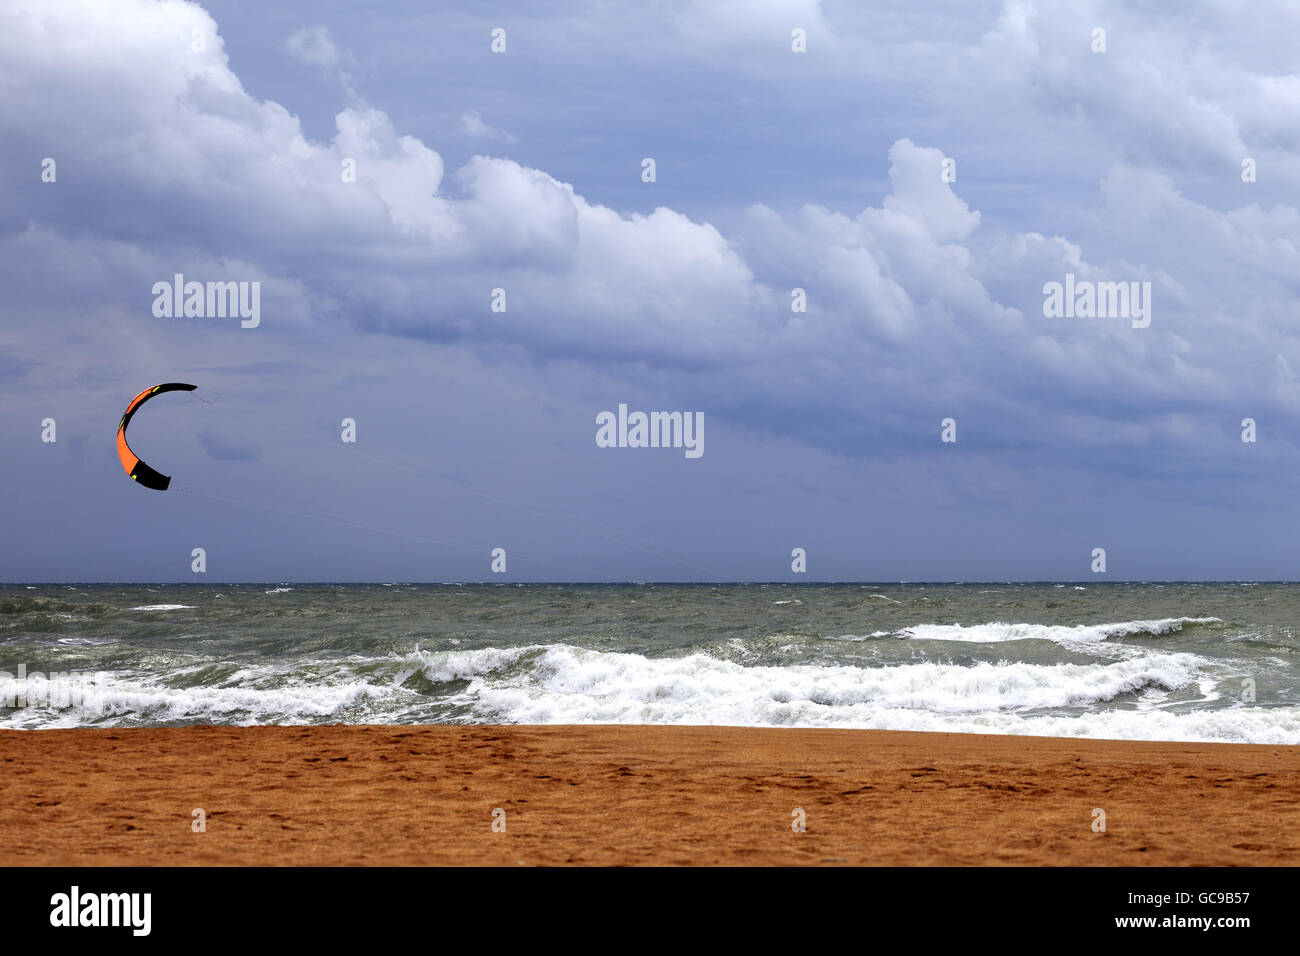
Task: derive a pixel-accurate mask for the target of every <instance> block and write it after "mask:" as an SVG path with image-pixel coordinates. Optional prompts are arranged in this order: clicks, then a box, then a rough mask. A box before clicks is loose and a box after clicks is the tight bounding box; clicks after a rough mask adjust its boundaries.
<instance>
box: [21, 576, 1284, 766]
mask: <svg viewBox="0 0 1300 956" xmlns="http://www.w3.org/2000/svg"><path fill="white" fill-rule="evenodd" d="M1298 629H1300V585H1295V584H1167V585H1159V584H1100V585H1099V584H1087V585H1053V584H1040V585H1015V584H977V585H881V584H871V585H784V584H772V585H757V584H755V585H716V586H714V585H515V586H512V585H496V586H487V585H484V586H469V585H467V586H458V585H442V586H431V585H310V586H306V585H278V586H277V585H270V584H268V585H256V586H254V585H225V586H219V587H196V586H174V585H173V586H163V585H157V586H150V587H144V586H132V587H123V586H114V585H104V586H62V585H57V586H41V587H35V588H32V587H27V586H14V585H10V586H6V587H0V671H2V672H3V673H0V726H5V727H11V728H43V727H72V726H141V725H175V724H190V723H225V724H263V723H266V724H272V723H275V724H278V723H427V722H443V723H460V722H506V723H592V722H596V723H680V724H738V725H751V726H804V727H874V728H889V729H905V730H948V731H971V732H985V733H1011V734H1045V735H1053V736H1087V737H1108V738H1124V739H1161V740H1207V741H1249V742H1256V743H1279V744H1281V743H1285V744H1296V743H1300V637H1298V636H1297V633H1298ZM59 675H63V676H59ZM67 675H71V676H67ZM1252 682H1253V685H1252ZM1252 692H1253V697H1254V699H1253V700H1251V699H1250V698H1251V696H1252Z"/></svg>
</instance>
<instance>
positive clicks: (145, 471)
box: [117, 382, 198, 491]
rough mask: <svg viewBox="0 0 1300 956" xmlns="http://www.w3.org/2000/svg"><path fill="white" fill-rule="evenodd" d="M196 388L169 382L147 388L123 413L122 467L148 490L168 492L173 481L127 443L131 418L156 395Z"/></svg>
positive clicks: (120, 432)
mask: <svg viewBox="0 0 1300 956" xmlns="http://www.w3.org/2000/svg"><path fill="white" fill-rule="evenodd" d="M196 388H198V386H197V385H186V384H185V383H184V382H168V383H167V384H165V385H155V386H154V387H153V388H146V389H145V390H144V391H143V392H141V393H140V394H139V395H137V396H136V397H135V398H133V399H131V404H130V405H128V406H126V411H125V412H123V413H122V421H121V422H120V423H119V424H118V426H117V456H118V457H119V458H121V459H122V467H123V468H125V469H126V473H127V474H128V475H130V476H131V477H132V478H133V479H134V480H136V481H138V482H139V483H140V484H142V485H144V486H145V487H146V488H152V489H154V490H155V491H166V490H167V486H168V485H170V484H171V483H172V480H171V477H170V476H168V475H164V474H160V473H159V472H156V471H154V470H153V469H152V468H150V467H149V466H148V465H146V464H145V463H144V462H142V461H141V460H140V458H139V457H138V456H137V455H136V453H135V452H133V451H132V450H131V446H130V445H128V444H127V443H126V426H127V425H129V424H131V416H132V415H134V414H135V413H136V412H137V411H139V410H140V406H141V405H143V404H144V403H145V402H147V401H149V399H151V398H153V397H154V396H155V395H161V394H162V393H163V392H176V391H183V392H192V391H194V390H195V389H196Z"/></svg>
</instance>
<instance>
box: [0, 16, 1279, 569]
mask: <svg viewBox="0 0 1300 956" xmlns="http://www.w3.org/2000/svg"><path fill="white" fill-rule="evenodd" d="M381 6H382V10H376V9H373V8H363V7H359V6H357V5H355V4H349V3H342V2H313V3H283V4H263V3H253V2H247V0H210V2H207V3H205V4H202V5H200V4H198V3H185V2H176V0H166V2H155V0H114V2H101V0H4V2H3V3H0V177H3V182H4V188H3V189H0V281H2V282H3V289H4V293H3V300H2V304H0V396H3V402H4V411H5V414H4V415H3V416H2V417H0V440H3V442H4V448H5V450H6V467H5V468H4V469H3V473H2V474H0V490H3V493H4V496H5V506H4V508H3V512H2V514H3V534H4V549H3V552H2V553H0V580H6V581H64V580H67V581H100V580H105V581H113V580H122V581H214V582H215V581H287V580H299V581H309V580H343V581H359V580H378V581H392V580H419V581H473V580H493V581H527V580H590V581H604V580H702V581H725V580H804V579H807V580H868V581H895V580H1008V579H1018V580H1046V579H1056V580H1078V579H1097V578H1099V577H1101V576H1100V575H1095V574H1093V573H1092V571H1091V565H1092V562H1093V557H1092V552H1093V549H1094V548H1104V549H1105V550H1106V562H1107V571H1106V574H1105V577H1106V578H1107V579H1135V580H1142V579H1246V580H1260V579H1296V578H1300V533H1298V529H1300V524H1298V520H1300V505H1298V504H1297V496H1296V494H1295V490H1296V487H1297V483H1298V482H1297V475H1300V444H1298V441H1297V439H1298V438H1300V335H1298V334H1297V332H1298V330H1300V304H1298V297H1297V293H1300V213H1298V212H1297V205H1298V204H1300V199H1298V198H1297V197H1300V48H1297V47H1296V45H1295V42H1294V37H1295V36H1297V35H1300V7H1297V6H1296V5H1295V4H1293V3H1288V2H1284V0H1277V2H1252V3H1245V2H1237V0H1218V2H1203V3H1198V4H1187V5H1183V4H1179V5H1178V8H1177V12H1174V11H1173V10H1172V9H1171V8H1170V6H1169V5H1168V4H1164V3H1154V2H1151V3H1144V2H1128V3H1105V2H1089V0H1082V2H1071V3H1032V2H991V0H990V2H972V3H968V4H962V5H959V8H957V7H954V6H953V5H951V4H941V3H918V2H916V0H896V2H895V0H890V2H873V3H871V4H857V3H848V2H844V3H833V2H825V3H817V2H811V0H790V2H780V0H766V2H763V0H756V2H750V3H740V2H686V0H677V2H667V3H662V4H634V3H616V2H614V3H611V2H603V3H595V2H592V3H571V4H563V3H557V4H547V5H545V6H546V11H545V12H544V13H543V12H539V11H538V10H537V9H536V5H535V4H524V3H519V4H493V5H484V4H463V5H459V6H458V5H455V4H438V5H430V4H428V3H424V2H415V0H411V2H406V0H400V2H398V0H387V2H385V3H383V4H382V5H381ZM434 6H436V7H437V8H438V9H436V10H435V9H432V8H433V7H434ZM957 9H960V12H954V11H955V10H957ZM497 29H500V30H503V31H504V34H503V39H504V47H505V48H504V51H502V52H494V50H493V42H494V41H493V35H494V34H493V31H494V30H497ZM1099 30H1100V31H1104V35H1102V34H1099V33H1098V32H1097V31H1099ZM795 31H802V33H801V34H799V36H802V37H803V38H804V45H806V51H804V52H798V51H796V50H795V49H793V48H792V47H795V46H799V45H800V43H799V41H798V38H797V37H796V35H795ZM498 36H499V37H500V36H502V35H501V34H498ZM1103 44H1104V51H1101V50H1099V49H1098V47H1099V46H1102V45H1103ZM497 45H498V46H500V40H499V41H498V43H497ZM646 159H652V160H653V161H654V181H652V182H647V181H645V175H644V160H646ZM50 160H52V161H53V162H52V163H51V162H49V161H50ZM945 160H951V162H950V163H948V164H947V165H945ZM349 168H353V169H355V177H354V178H355V181H348V179H349V177H348V175H347V170H348V169H349ZM945 171H946V172H947V174H945ZM954 172H955V179H954V177H953V175H952V174H953V173H954ZM51 180H52V181H51ZM1249 180H1253V181H1249ZM177 273H180V274H183V275H184V276H185V279H186V280H187V281H200V282H208V281H238V282H258V283H260V290H261V292H260V294H261V300H260V324H259V325H258V326H257V327H256V328H243V327H241V323H240V321H239V320H238V319H237V318H236V319H231V318H221V317H197V316H190V317H179V318H167V317H159V316H157V315H155V308H154V303H155V295H154V292H153V287H154V284H155V283H158V282H169V281H171V279H172V277H173V276H174V275H175V274H177ZM1067 274H1071V275H1073V276H1074V277H1075V278H1076V280H1078V281H1081V282H1124V283H1139V284H1141V283H1149V284H1150V285H1149V289H1150V300H1149V301H1150V306H1151V311H1150V319H1151V321H1150V325H1149V326H1148V327H1146V328H1135V327H1134V323H1133V322H1131V321H1130V320H1129V319H1128V318H1124V317H1120V316H1114V315H1100V316H1075V317H1071V318H1066V317H1059V316H1052V317H1049V316H1045V315H1044V298H1045V297H1044V286H1045V284H1047V283H1050V282H1054V281H1055V282H1064V281H1065V276H1066V275H1067ZM1139 287H1141V286H1139ZM494 289H502V290H504V294H505V303H506V308H505V311H494V310H493V290H494ZM795 289H802V290H804V293H803V295H804V297H805V298H806V310H804V311H795V309H794V308H793V305H794V303H795V299H794V297H793V290H795ZM166 381H183V382H192V383H194V384H197V385H199V386H200V389H199V391H198V392H196V393H194V395H193V396H189V395H184V394H183V393H182V394H181V395H180V396H179V397H178V396H175V395H170V396H164V397H161V398H159V399H157V400H155V401H154V402H152V403H150V404H149V405H148V406H146V407H145V409H144V410H143V411H142V412H141V413H140V414H139V415H138V416H137V417H136V418H135V420H134V422H133V423H132V426H131V440H132V445H133V446H134V448H135V450H136V451H137V452H138V453H139V454H140V455H141V457H142V458H144V460H146V461H148V462H149V463H150V464H151V465H153V466H154V467H156V468H158V469H159V470H160V471H162V472H164V473H166V474H170V475H173V476H174V480H175V484H174V485H173V488H172V489H171V490H169V491H167V492H162V493H158V492H152V491H149V490H147V489H145V488H142V487H139V486H138V485H136V484H135V483H133V482H131V481H130V480H129V479H128V478H127V477H126V475H125V474H124V473H123V471H122V468H121V465H120V464H119V462H118V459H117V455H116V452H115V429H116V426H117V422H118V419H119V418H120V416H121V414H122V411H123V409H124V408H125V406H126V404H127V402H128V401H129V400H130V398H131V397H132V396H133V395H135V394H136V392H138V391H139V390H140V389H142V388H145V387H147V386H149V385H153V384H156V383H158V382H166ZM200 397H202V400H200ZM620 403H623V404H626V405H628V406H629V408H630V409H633V410H644V411H659V410H663V411H671V410H677V411H689V412H698V413H702V415H703V417H704V421H705V433H704V454H703V455H702V456H701V457H699V458H694V459H692V458H688V457H687V456H686V455H685V454H684V453H683V450H682V449H671V448H657V449H645V448H602V447H599V446H598V445H597V442H596V430H597V429H596V416H597V414H598V413H600V412H601V411H605V410H615V409H617V407H618V405H619V404H620ZM344 418H352V419H354V420H355V421H356V423H357V428H356V434H357V441H356V442H355V443H345V442H343V441H342V440H341V437H340V435H341V427H340V423H341V421H342V420H343V419H344ZM947 418H951V419H953V420H955V422H956V438H957V440H956V441H955V442H944V441H942V440H941V422H942V421H943V420H944V419H947ZM1246 418H1250V419H1253V420H1254V421H1255V423H1256V425H1255V430H1256V437H1257V440H1256V441H1254V442H1244V441H1242V433H1243V426H1242V421H1243V419H1246ZM46 419H53V420H54V421H55V423H56V433H55V434H56V440H55V441H54V442H47V441H42V432H43V427H42V422H43V421H44V420H46ZM194 548H203V549H205V552H206V556H207V571H206V573H205V574H203V575H197V574H194V573H192V572H191V553H192V551H193V549H194ZM493 548H504V549H505V552H506V556H507V570H506V572H505V573H504V574H493V573H491V571H490V570H489V567H490V552H491V550H492V549H493ZM794 548H804V549H805V550H806V552H807V568H808V570H807V573H806V574H802V575H800V574H795V573H794V572H792V570H791V551H792V549H794Z"/></svg>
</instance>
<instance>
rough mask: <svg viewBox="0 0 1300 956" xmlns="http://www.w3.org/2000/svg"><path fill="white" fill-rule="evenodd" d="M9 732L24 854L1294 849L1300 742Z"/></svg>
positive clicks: (141, 859)
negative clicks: (1096, 813) (1101, 829)
mask: <svg viewBox="0 0 1300 956" xmlns="http://www.w3.org/2000/svg"><path fill="white" fill-rule="evenodd" d="M0 742H2V744H3V750H4V754H5V756H4V758H3V761H2V762H0V767H2V768H3V769H0V837H2V839H0V862H2V863H4V864H7V865H8V864H35V865H41V864H58V865H150V864H168V865H186V864H194V865H214V864H318V865H334V864H487V865H509V866H514V865H519V864H525V865H534V864H706V865H708V864H890V865H894V864H949V865H980V864H1069V865H1114V864H1121V865H1123V864H1133V865H1183V864H1243V865H1250V864H1273V865H1276V864H1296V863H1300V801H1298V800H1297V795H1300V748H1297V747H1274V746H1255V745H1234V744H1219V745H1215V744H1181V743H1141V742H1119V741H1093V740H1065V739H1054V738H1034V737H1010V736H979V735H964V734H920V733H897V732H887V731H852V730H786V729H751V728H725V727H650V726H550V727H537V726H510V727H499V726H469V727H466V726H446V725H437V726H421V727H412V726H360V727H358V726H329V727H245V728H235V727H213V726H203V727H185V728H148V729H132V730H49V731H34V732H26V731H5V732H3V733H0ZM196 808H201V809H203V810H204V812H205V817H206V831H205V832H195V831H194V829H193V821H194V819H195V818H194V816H193V811H194V810H195V809H196ZM800 808H801V809H802V810H803V811H804V813H805V815H806V827H807V829H806V831H805V832H794V830H793V829H792V827H791V824H792V822H793V821H794V819H795V817H794V816H793V813H794V811H795V810H796V809H800ZM1095 808H1101V809H1104V810H1105V811H1106V832H1105V833H1095V832H1093V829H1092V823H1093V810H1094V809H1095ZM498 809H500V810H501V811H504V814H500V813H498V814H496V816H495V819H496V820H497V821H498V824H497V825H498V828H500V826H501V822H500V821H502V820H504V832H496V831H494V829H493V821H494V811H495V810H498Z"/></svg>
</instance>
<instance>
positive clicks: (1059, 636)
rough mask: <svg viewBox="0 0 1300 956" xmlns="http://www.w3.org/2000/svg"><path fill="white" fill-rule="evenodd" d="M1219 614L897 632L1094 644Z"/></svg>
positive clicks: (976, 640) (932, 637)
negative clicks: (1141, 619) (1113, 622)
mask: <svg viewBox="0 0 1300 956" xmlns="http://www.w3.org/2000/svg"><path fill="white" fill-rule="evenodd" d="M1216 623H1219V618H1217V617H1166V618H1159V619H1157V620H1152V621H1121V622H1119V623H1115V624H1074V625H1070V624H1007V623H1005V622H1003V621H994V622H992V623H991V624H917V625H915V626H914V627H905V628H903V629H902V630H900V631H898V632H897V634H898V636H899V637H902V638H910V639H912V640H917V641H966V642H969V643H973V644H998V643H1001V642H1003V641H1029V640H1039V641H1054V642H1056V643H1057V644H1092V643H1097V642H1099V641H1105V640H1108V639H1109V638H1112V637H1133V636H1135V635H1149V636H1154V635H1159V634H1168V633H1170V632H1172V631H1181V630H1182V629H1183V625H1184V624H1216Z"/></svg>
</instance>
